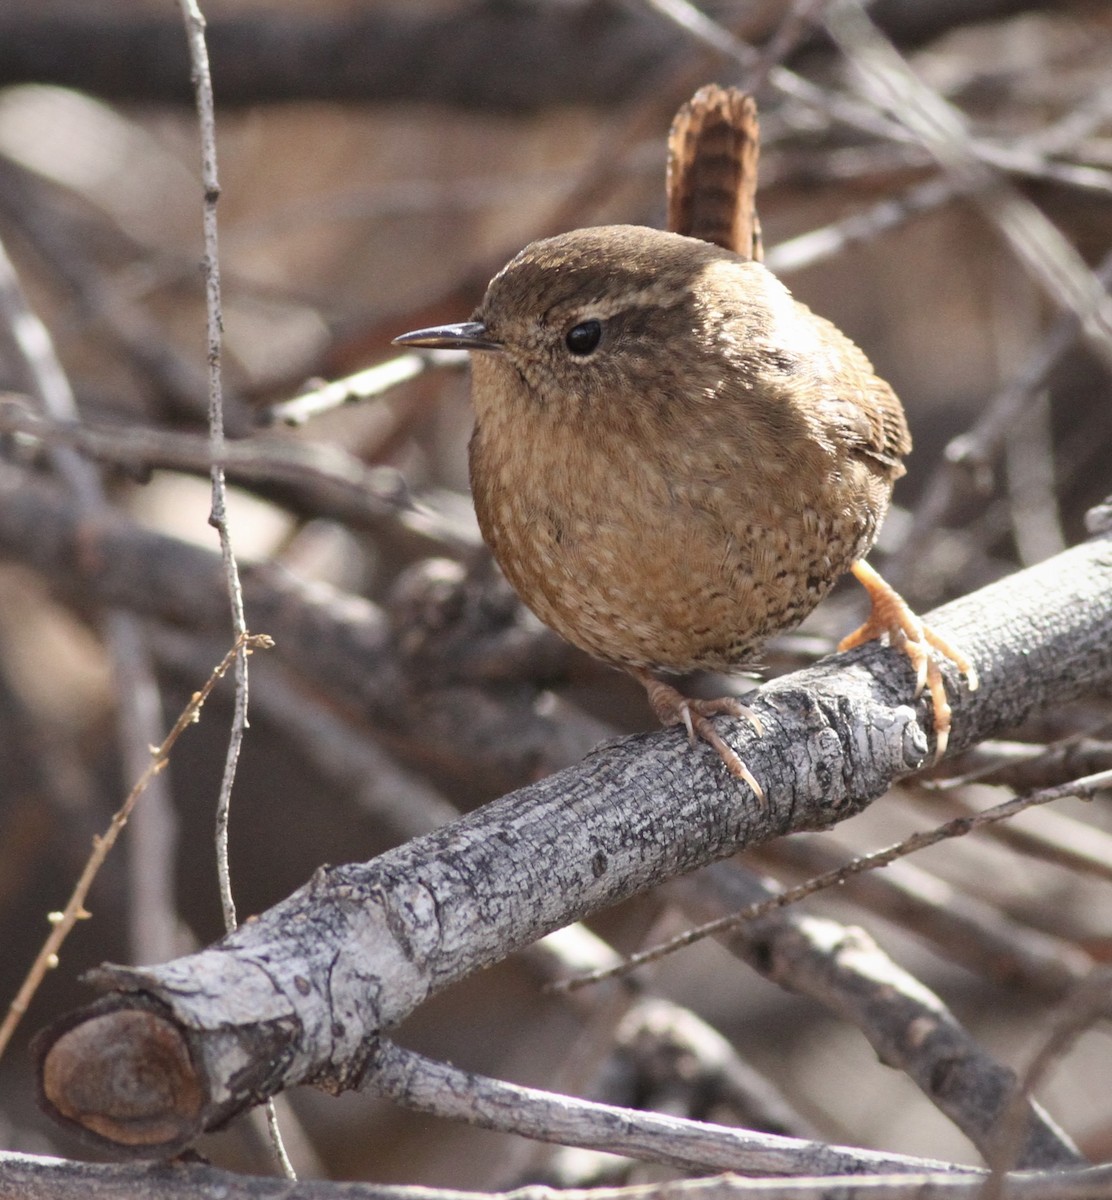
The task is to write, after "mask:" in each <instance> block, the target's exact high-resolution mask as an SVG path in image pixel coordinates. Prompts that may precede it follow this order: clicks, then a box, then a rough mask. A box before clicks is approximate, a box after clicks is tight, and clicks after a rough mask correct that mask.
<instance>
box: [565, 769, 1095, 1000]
mask: <svg viewBox="0 0 1112 1200" xmlns="http://www.w3.org/2000/svg"><path fill="white" fill-rule="evenodd" d="M1109 785H1112V771H1101V772H1099V773H1098V774H1096V775H1089V776H1086V777H1085V778H1084V779H1077V780H1074V781H1073V782H1071V783H1064V784H1061V785H1059V786H1058V787H1053V788H1046V789H1044V790H1043V791H1039V792H1032V793H1031V794H1029V795H1027V796H1017V797H1015V798H1014V799H1012V800H1008V801H1005V802H1004V803H1003V804H997V805H996V806H995V807H993V808H986V809H985V810H984V811H983V812H979V813H976V814H974V815H972V816H968V817H957V818H955V819H954V820H952V821H947V822H946V824H945V825H939V826H937V827H936V828H934V829H928V830H923V831H922V832H920V833H913V834H912V835H911V836H910V837H908V838H905V839H904V840H903V841H901V842H897V843H896V844H895V845H893V846H887V847H885V849H883V850H876V851H874V852H873V853H872V854H863V855H861V857H860V858H855V859H853V861H852V862H848V863H845V864H844V865H843V866H840V867H838V868H836V869H835V870H833V871H826V872H825V873H824V874H822V875H816V876H814V878H812V879H808V880H806V881H805V882H803V883H800V884H797V885H796V886H795V887H791V888H786V889H785V890H784V891H782V892H779V893H777V895H775V896H771V897H769V899H767V900H761V901H758V902H757V903H756V904H750V905H749V906H748V907H746V908H743V909H741V910H740V911H738V912H735V913H730V914H729V915H728V916H725V917H719V918H718V919H717V920H715V921H708V922H706V923H705V924H703V925H697V926H695V928H693V929H688V930H686V931H685V932H684V933H681V934H679V935H677V936H676V937H674V938H670V939H669V940H668V941H666V942H660V943H659V944H658V945H656V946H652V947H650V948H649V949H648V950H642V951H639V952H638V953H637V954H631V955H630V956H629V957H628V958H627V959H625V960H624V962H622V963H620V964H619V965H617V966H613V967H608V968H606V969H604V970H600V971H592V972H590V973H589V974H585V975H577V976H574V977H573V978H571V979H565V980H563V981H561V982H560V983H554V984H550V985H549V990H551V991H555V992H562V991H572V990H574V989H575V988H580V987H586V986H587V985H588V984H591V983H599V982H600V981H602V980H604V979H612V978H614V977H615V976H618V975H624V974H626V973H627V972H629V971H632V970H635V969H636V968H637V967H643V966H645V965H647V964H648V963H652V962H656V961H657V960H658V959H661V958H664V957H665V956H666V955H668V954H671V953H673V952H674V951H676V950H681V949H683V948H684V947H685V946H691V945H694V943H695V942H699V941H702V940H703V938H707V937H711V936H712V935H714V934H716V933H724V932H726V931H727V930H730V929H734V928H736V927H737V926H739V925H741V924H743V923H744V922H746V921H752V920H755V919H756V918H757V917H761V916H764V914H765V913H769V912H773V911H774V910H775V909H778V908H784V907H785V906H786V905H789V904H794V903H796V902H797V901H799V900H802V899H804V898H805V897H807V896H811V895H813V894H814V893H815V892H819V891H823V890H824V889H826V888H830V887H836V886H837V885H838V884H840V883H841V882H842V881H843V880H845V879H850V878H852V877H853V876H854V875H860V874H861V873H862V872H864V871H874V870H876V869H877V868H878V867H886V866H887V865H888V864H889V863H891V862H895V861H896V859H898V858H906V857H907V855H909V854H915V853H916V852H918V851H919V850H925V849H926V848H927V847H928V846H935V845H937V844H938V843H939V842H943V841H946V840H947V839H948V838H955V837H964V836H965V835H966V834H967V833H972V832H973V830H974V829H980V828H981V827H982V826H985V825H992V824H994V823H996V822H997V821H1004V820H1007V819H1008V818H1009V817H1014V816H1015V815H1016V813H1020V812H1023V811H1024V810H1025V809H1028V808H1033V807H1034V806H1036V805H1040V804H1049V803H1050V802H1051V801H1053V800H1062V799H1065V798H1066V797H1067V796H1079V797H1082V798H1085V799H1087V798H1089V797H1091V796H1092V795H1093V794H1094V793H1095V792H1096V791H1098V790H1099V789H1100V788H1103V787H1108V786H1109Z"/></svg>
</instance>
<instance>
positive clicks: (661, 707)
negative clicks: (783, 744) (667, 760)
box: [629, 667, 765, 806]
mask: <svg viewBox="0 0 1112 1200" xmlns="http://www.w3.org/2000/svg"><path fill="white" fill-rule="evenodd" d="M629 673H630V674H631V675H632V676H633V677H634V678H635V679H637V680H639V681H640V683H641V684H642V685H643V686H644V688H645V691H646V692H648V695H649V704H650V705H652V710H653V712H654V713H656V716H657V719H658V720H659V721H660V723H661V724H662V725H666V726H668V727H671V726H672V725H682V726H683V727H684V728H685V729H686V730H687V739H688V741H689V742H690V743H691V744H692V745H693V746H694V745H695V742H696V740H697V739H699V738H702V740H703V741H704V742H707V743H709V744H710V745H711V746H713V747H714V749H715V750H716V751H717V752H718V756H719V758H721V759H722V761H723V762H724V763H725V764H726V768H727V770H728V771H729V772H730V774H731V775H733V776H734V778H735V779H740V780H741V781H742V782H743V783H747V784H748V785H749V786H750V787H751V788H752V789H753V794H754V795H755V796H756V797H757V799H758V800H759V801H760V802H761V804H762V806H763V805H764V803H765V794H764V788H762V787H761V785H760V784H759V783H758V782H757V781H756V779H755V778H754V777H753V773H752V772H751V771H750V770H749V768H748V767H747V766H746V765H745V763H743V762H742V761H741V759H740V758H738V756H737V754H736V753H735V752H734V751H733V750H731V749H730V747H729V746H727V745H726V743H725V742H724V741H723V740H722V738H720V737H719V736H718V732H717V730H715V728H714V726H713V725H712V724H711V722H710V718H711V717H715V716H720V715H723V714H725V715H727V716H731V717H738V718H741V717H744V718H745V720H747V721H749V722H750V723H751V724H752V726H753V728H754V729H755V730H756V731H757V733H763V732H764V729H763V728H762V726H761V722H760V719H759V718H758V716H757V714H756V713H755V712H753V710H752V709H751V708H747V707H746V706H745V705H744V704H742V702H741V701H740V700H738V699H736V698H735V697H734V696H721V697H719V698H718V699H717V700H693V699H691V698H690V697H688V696H685V695H684V694H683V693H682V692H680V691H678V690H677V689H676V688H674V687H672V686H671V684H668V683H661V681H660V680H659V679H656V678H654V677H653V675H652V674H651V673H650V672H649V671H648V670H646V669H645V668H644V667H630V668H629Z"/></svg>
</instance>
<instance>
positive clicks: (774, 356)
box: [396, 225, 976, 799]
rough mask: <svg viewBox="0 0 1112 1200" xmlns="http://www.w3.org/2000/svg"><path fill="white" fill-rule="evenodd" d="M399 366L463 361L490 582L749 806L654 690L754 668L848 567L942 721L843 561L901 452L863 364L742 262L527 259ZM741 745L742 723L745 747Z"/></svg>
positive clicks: (710, 711)
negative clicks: (649, 711)
mask: <svg viewBox="0 0 1112 1200" xmlns="http://www.w3.org/2000/svg"><path fill="white" fill-rule="evenodd" d="M396 341H397V342H398V343H399V344H401V345H403V346H414V347H430V348H451V349H459V350H468V351H471V352H472V385H471V386H472V398H473V403H474V409H475V429H474V433H473V435H472V438H471V443H470V469H471V485H472V490H473V493H474V500H475V509H476V512H477V514H478V518H479V525H480V527H481V529H482V533H483V536H484V538H485V539H486V541H487V543H488V544H489V546H490V548H491V550H492V551H493V553H494V556H495V558H496V559H497V561H498V563H499V564H500V566H501V568H502V570H503V571H504V573H505V574H506V577H507V578H508V579H509V581H510V583H511V584H512V585H513V586H514V588H515V589H516V590H517V592H518V593H519V595H520V596H521V598H522V599H523V600H524V601H525V603H526V604H527V605H528V606H529V607H530V608H531V609H532V610H533V611H534V612H535V613H536V614H537V616H538V617H540V619H541V620H542V621H544V622H546V623H547V624H548V625H550V626H551V627H552V628H553V629H555V630H556V631H557V632H558V633H560V634H562V635H563V636H564V637H565V638H567V639H568V640H569V641H570V642H573V643H574V644H575V645H577V646H580V647H582V648H583V649H584V650H586V651H588V652H589V653H591V654H593V655H595V656H596V657H598V658H600V659H603V660H605V661H606V662H609V663H612V664H614V665H615V666H618V667H621V668H624V669H625V670H627V671H629V672H630V673H631V674H633V675H634V676H635V677H636V678H637V679H639V680H640V681H641V682H642V683H643V684H644V686H645V687H646V689H647V690H648V695H649V699H650V702H651V704H652V707H653V709H654V711H655V712H656V713H657V715H658V717H659V718H660V719H661V721H662V722H663V723H665V724H667V725H674V724H683V725H684V726H686V728H687V731H688V735H689V737H690V738H691V739H692V741H694V739H695V738H696V736H698V737H701V738H703V739H704V740H706V741H708V742H709V743H711V744H712V745H713V746H714V748H715V749H716V750H717V751H718V753H719V754H720V756H721V757H722V759H723V761H724V762H725V763H726V765H727V766H728V768H729V769H730V771H731V772H732V773H733V774H734V775H735V776H737V777H738V778H740V779H743V780H745V781H746V782H747V783H749V785H750V786H751V787H752V788H753V791H754V793H755V794H756V795H757V796H758V798H761V799H763V793H762V790H761V788H760V785H759V784H758V783H757V781H756V779H754V778H753V776H752V774H751V773H750V772H749V770H748V769H747V768H746V766H745V765H744V763H742V762H741V760H740V758H739V757H738V755H737V754H736V753H735V752H734V751H733V750H732V749H731V748H730V747H728V746H727V745H726V743H725V742H724V741H723V740H722V738H721V737H720V736H719V734H718V733H717V731H716V730H715V728H714V725H713V723H712V721H711V720H710V717H711V716H713V715H715V714H717V713H729V714H733V715H735V716H749V717H750V718H751V719H752V714H750V713H749V712H748V710H747V709H746V708H745V707H744V706H742V705H741V704H740V703H739V702H738V701H737V700H735V699H733V698H732V697H727V698H724V699H721V700H709V701H708V700H694V699H688V698H686V697H684V696H683V695H682V694H681V693H680V692H679V691H678V690H677V689H675V688H674V687H672V686H671V685H670V684H667V683H664V682H662V681H661V680H659V679H657V678H656V674H655V673H657V672H685V671H691V670H695V669H701V668H706V669H710V670H715V671H729V670H732V669H738V668H740V667H744V666H746V665H751V664H752V663H753V661H754V659H755V656H756V654H757V652H758V651H759V649H760V647H761V645H762V644H763V643H764V642H765V641H766V640H767V639H768V638H770V637H772V636H773V635H774V634H778V633H781V632H783V631H785V630H789V629H792V628H793V627H794V626H796V625H798V624H799V622H800V621H802V620H803V618H804V617H806V616H807V615H808V614H809V613H810V612H811V611H812V609H814V608H815V606H816V605H817V604H818V603H819V602H820V601H821V600H822V599H823V597H824V596H826V594H827V593H828V592H829V591H830V589H831V588H832V587H833V585H834V583H835V582H836V581H837V579H838V578H839V577H840V576H841V575H842V574H843V573H845V572H846V571H848V570H850V569H853V570H854V572H855V574H857V576H858V578H860V579H861V581H862V582H863V583H864V584H865V586H866V587H867V588H868V590H869V594H870V597H871V598H872V600H873V615H872V617H871V618H870V620H869V622H868V623H866V625H864V626H862V628H861V629H860V630H858V631H857V633H856V634H854V635H851V637H850V638H847V639H846V641H845V642H844V643H843V646H845V645H850V644H854V645H855V644H857V643H858V642H860V641H864V640H867V639H868V638H871V637H877V636H880V635H882V634H884V633H887V634H889V635H890V637H891V640H892V641H893V643H898V644H900V645H901V646H902V647H903V649H904V650H905V652H907V653H908V654H909V655H910V657H911V658H912V660H913V662H914V663H915V665H916V668H917V671H918V675H919V679H918V683H919V688H920V690H921V689H922V687H923V686H924V685H925V684H926V685H928V686H929V687H930V690H931V695H932V698H933V700H934V709H935V728H936V734H937V738H938V742H939V744H940V745H939V753H941V750H942V749H943V748H944V746H945V737H946V735H947V731H948V729H949V712H950V710H949V705H948V703H947V701H946V695H945V689H944V686H943V683H942V679H941V673H940V671H939V669H938V665H937V662H936V661H935V660H936V652H937V653H940V654H942V655H943V656H945V657H948V658H950V659H952V660H953V661H954V662H955V663H956V664H957V665H958V667H959V668H960V669H961V670H962V671H964V672H965V673H966V675H967V676H968V677H969V684H970V686H971V687H972V686H975V685H976V678H975V675H974V674H973V671H972V667H971V664H970V663H969V662H968V661H967V660H966V659H965V657H964V656H963V655H962V654H960V652H958V651H956V650H955V649H954V648H953V647H951V646H948V645H947V644H946V643H945V642H944V641H943V640H942V639H941V638H939V637H938V636H937V635H935V634H934V633H932V632H931V631H930V630H928V629H926V627H925V626H923V625H922V623H921V622H919V621H918V619H917V618H916V617H915V616H914V614H913V613H911V611H910V609H908V608H907V606H906V604H904V602H903V601H902V600H900V598H899V597H898V596H897V595H896V594H895V592H893V591H892V590H891V589H890V588H889V587H888V586H887V584H885V583H884V582H883V580H881V579H880V577H879V576H878V575H876V573H875V572H874V571H872V569H871V568H869V567H867V566H866V565H865V564H864V563H863V562H862V559H863V558H864V556H865V555H866V554H867V552H868V551H869V549H870V547H871V546H872V545H873V542H874V540H875V539H876V535H877V530H878V528H879V526H880V523H881V521H882V520H883V519H884V515H885V512H886V510H887V508H888V503H889V499H890V497H891V493H892V485H893V483H894V482H895V481H896V479H898V478H899V477H900V476H901V475H902V474H903V473H904V467H903V464H902V459H903V457H904V456H905V455H906V454H907V453H908V452H909V451H910V449H911V438H910V436H909V434H908V428H907V422H906V420H905V417H904V412H903V409H902V407H901V405H900V402H899V400H898V399H897V398H896V395H895V393H894V392H893V391H892V389H891V388H890V387H889V386H888V384H887V383H885V382H884V381H883V380H881V379H879V378H878V377H877V376H876V374H874V372H873V368H872V366H871V364H870V362H869V360H868V359H867V358H866V357H865V355H864V353H863V352H862V351H861V350H860V349H858V347H857V346H856V345H855V344H854V343H853V342H851V341H850V340H849V338H847V337H846V336H845V335H844V334H843V333H841V332H840V331H839V330H838V329H837V328H836V327H835V326H834V325H832V324H831V323H830V322H829V321H826V320H824V319H823V318H822V317H819V316H816V315H815V314H814V313H812V312H811V311H810V309H808V308H807V307H806V306H805V305H803V304H801V303H800V302H799V301H797V300H795V299H793V298H792V296H791V294H790V293H789V291H788V289H787V288H786V287H785V286H784V285H783V284H782V283H781V282H780V281H779V280H778V279H777V278H776V277H775V276H774V275H773V274H772V273H771V272H770V271H769V270H768V269H767V268H766V267H764V266H763V265H762V264H761V263H759V262H755V261H751V260H749V259H745V258H742V257H739V256H738V255H737V254H735V253H733V252H732V251H730V250H728V249H723V248H721V247H719V246H716V245H712V244H710V243H709V242H706V241H703V240H701V239H696V238H692V237H685V236H681V235H680V234H675V233H666V232H663V231H660V230H656V229H649V228H643V227H640V226H631V225H615V226H607V227H600V228H592V229H581V230H577V231H575V232H573V233H566V234H562V235H560V236H558V237H552V238H546V239H544V240H542V241H537V242H534V243H532V244H531V245H529V246H527V247H526V248H525V249H524V250H522V251H521V253H520V254H518V255H517V256H516V257H515V258H514V259H512V260H511V261H510V262H509V263H508V264H507V265H506V266H505V267H504V268H503V269H502V270H501V271H500V272H499V273H498V274H497V275H496V276H495V277H494V278H493V279H492V280H491V282H490V284H489V286H488V288H487V292H486V295H485V297H484V298H483V301H482V303H481V304H480V305H479V308H478V309H477V310H476V312H475V313H474V315H473V316H472V318H471V320H470V321H467V322H464V323H462V324H458V325H446V326H440V327H437V328H432V329H421V330H417V331H415V332H413V333H407V334H405V335H403V336H402V337H400V338H398V339H396ZM758 731H759V725H758Z"/></svg>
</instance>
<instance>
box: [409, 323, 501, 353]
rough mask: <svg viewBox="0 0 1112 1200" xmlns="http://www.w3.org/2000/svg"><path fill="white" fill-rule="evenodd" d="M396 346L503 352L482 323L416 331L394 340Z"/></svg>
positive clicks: (437, 326) (420, 348)
mask: <svg viewBox="0 0 1112 1200" xmlns="http://www.w3.org/2000/svg"><path fill="white" fill-rule="evenodd" d="M394 345H395V346H415V347H417V349H419V350H501V349H502V343H501V342H496V341H495V340H494V339H493V338H492V337H490V336H488V334H487V328H486V326H485V325H484V324H483V323H482V321H463V322H462V323H461V324H459V325H434V326H433V327H432V328H431V329H415V330H414V331H413V332H412V333H403V334H402V335H401V337H396V338H395V339H394Z"/></svg>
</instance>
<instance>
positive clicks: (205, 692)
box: [0, 634, 274, 1055]
mask: <svg viewBox="0 0 1112 1200" xmlns="http://www.w3.org/2000/svg"><path fill="white" fill-rule="evenodd" d="M273 644H274V643H273V642H272V640H271V639H270V638H269V637H267V635H266V634H243V635H242V636H240V637H237V638H236V641H235V645H234V646H233V647H232V648H231V649H230V650H229V651H228V653H227V654H225V655H224V657H223V659H221V661H220V663H219V664H218V666H217V667H216V668H215V670H214V671H213V672H212V674H211V675H210V676H209V678H208V681H207V682H206V683H205V685H204V687H202V688H201V690H200V691H199V692H194V693H193V695H192V696H191V697H190V698H189V703H188V704H186V706H185V708H183V709H182V711H181V715H180V716H179V717H178V719H177V720H176V721H175V722H174V726H173V728H172V729H171V730H170V732H169V733H168V734H167V735H166V737H165V738H164V739H163V740H162V744H161V745H160V746H158V747H156V748H154V749H153V750H152V753H151V762H150V765H149V766H148V767H147V769H146V770H145V771H144V772H143V774H142V775H141V776H140V777H139V779H138V781H137V782H136V784H135V786H134V787H133V788H132V789H131V791H130V792H129V793H128V795H127V799H126V800H124V802H123V804H122V805H121V806H120V808H119V809H118V810H117V812H116V813H115V815H114V816H113V817H112V820H111V821H110V822H109V824H108V828H107V830H106V831H105V832H104V835H103V836H102V837H97V838H94V839H93V852H92V854H90V855H89V859H88V861H87V862H86V863H85V869H84V870H83V871H82V872H81V875H80V878H79V879H78V880H77V883H76V884H75V885H74V889H73V892H72V894H71V895H70V898H69V900H68V902H67V903H66V906H65V908H64V909H62V911H61V912H55V913H51V914H50V922H51V924H52V925H53V926H54V928H53V929H52V930H51V931H50V936H49V937H48V938H47V939H46V941H45V942H44V943H43V947H42V949H41V950H40V951H39V953H38V956H37V957H36V958H35V961H34V963H33V964H32V965H31V969H30V971H28V973H27V977H26V979H25V980H24V981H23V985H22V986H21V987H20V989H19V991H18V992H17V993H16V997H15V999H14V1000H13V1001H12V1002H11V1004H10V1005H9V1006H8V1012H7V1015H6V1016H5V1018H4V1021H3V1023H2V1024H0V1055H2V1054H3V1053H4V1050H5V1048H6V1047H7V1045H8V1042H9V1041H10V1040H11V1036H12V1034H13V1033H14V1031H15V1027H16V1026H17V1025H18V1024H19V1021H20V1018H21V1017H22V1016H23V1014H24V1013H25V1012H26V1011H27V1008H28V1006H29V1005H30V1003H31V999H32V997H33V996H34V994H35V992H36V991H37V990H38V987H39V984H40V983H42V980H43V978H44V977H45V975H46V973H47V971H49V970H51V969H52V968H54V967H56V966H57V965H58V951H59V950H60V949H61V947H62V943H63V942H64V941H65V940H66V938H67V937H68V936H69V933H70V930H71V929H73V927H74V925H76V924H77V922H78V921H82V920H85V919H87V918H88V917H89V916H90V914H89V913H88V912H86V911H85V899H86V897H87V896H88V894H89V889H90V888H91V887H92V884H93V880H94V879H95V878H96V876H97V873H98V872H99V871H100V868H101V866H102V865H103V864H104V860H105V859H106V858H107V857H108V852H109V851H110V850H111V849H112V847H113V846H114V845H115V842H116V839H117V838H118V837H119V836H120V833H121V831H122V830H123V827H124V826H125V825H126V824H127V819H128V817H129V816H130V815H131V810H132V809H133V808H134V807H135V804H136V802H137V801H138V799H139V797H140V796H141V795H142V794H143V792H144V791H145V790H146V787H147V785H148V784H149V783H150V781H151V780H152V779H154V778H155V776H157V775H159V774H161V773H162V771H163V770H165V768H166V764H167V763H168V762H169V760H170V751H171V750H172V749H173V748H174V744H175V743H176V742H177V740H178V738H179V737H181V735H182V734H183V733H184V732H185V730H186V729H187V728H188V727H189V726H190V725H193V724H196V722H197V720H198V719H199V718H200V713H201V706H202V705H203V704H204V703H205V701H206V700H207V699H208V697H209V693H210V692H211V691H212V689H213V688H214V687H215V686H216V683H217V681H218V680H220V679H222V678H223V676H224V674H225V672H226V671H227V670H228V668H229V667H230V666H231V664H232V662H233V661H234V660H235V659H236V658H238V657H239V655H241V654H249V653H250V652H251V651H252V650H258V649H269V647H271V646H272V645H273Z"/></svg>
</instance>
